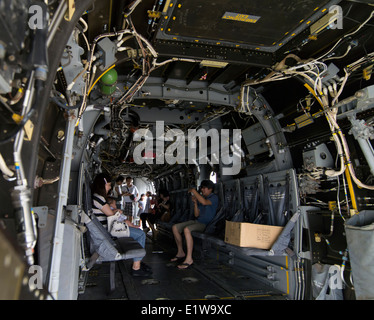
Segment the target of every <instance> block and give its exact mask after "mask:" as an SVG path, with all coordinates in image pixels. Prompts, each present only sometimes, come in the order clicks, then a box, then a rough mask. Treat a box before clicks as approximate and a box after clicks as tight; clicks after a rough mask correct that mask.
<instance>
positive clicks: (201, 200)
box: [188, 188, 212, 206]
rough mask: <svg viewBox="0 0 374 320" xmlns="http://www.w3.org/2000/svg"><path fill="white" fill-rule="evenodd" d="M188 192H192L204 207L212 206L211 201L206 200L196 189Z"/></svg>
mask: <svg viewBox="0 0 374 320" xmlns="http://www.w3.org/2000/svg"><path fill="white" fill-rule="evenodd" d="M188 192H191V193H192V194H193V195H194V196H195V197H196V199H197V201H199V202H200V203H201V204H202V205H203V206H210V205H212V202H211V201H210V200H209V199H205V198H204V197H203V196H202V195H201V194H200V193H198V192H197V190H196V189H193V188H191V189H189V190H188Z"/></svg>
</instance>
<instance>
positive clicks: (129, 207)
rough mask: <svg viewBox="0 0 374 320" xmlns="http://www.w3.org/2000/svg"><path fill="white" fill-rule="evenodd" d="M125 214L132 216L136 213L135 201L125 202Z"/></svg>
mask: <svg viewBox="0 0 374 320" xmlns="http://www.w3.org/2000/svg"><path fill="white" fill-rule="evenodd" d="M123 214H124V215H126V216H128V217H132V216H133V215H134V203H133V202H125V207H124V208H123Z"/></svg>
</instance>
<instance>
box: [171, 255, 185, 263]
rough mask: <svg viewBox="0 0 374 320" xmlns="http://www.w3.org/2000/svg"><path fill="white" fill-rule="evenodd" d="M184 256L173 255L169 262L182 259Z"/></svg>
mask: <svg viewBox="0 0 374 320" xmlns="http://www.w3.org/2000/svg"><path fill="white" fill-rule="evenodd" d="M185 257H186V256H183V257H177V256H175V257H174V258H172V259H170V261H171V262H176V261H179V260H182V259H184V258H185Z"/></svg>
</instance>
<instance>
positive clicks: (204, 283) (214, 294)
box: [78, 237, 287, 300]
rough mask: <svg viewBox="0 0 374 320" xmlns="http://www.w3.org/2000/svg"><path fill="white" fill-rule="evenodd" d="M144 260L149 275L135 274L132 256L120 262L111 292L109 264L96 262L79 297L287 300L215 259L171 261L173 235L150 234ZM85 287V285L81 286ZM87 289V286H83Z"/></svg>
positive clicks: (174, 249)
mask: <svg viewBox="0 0 374 320" xmlns="http://www.w3.org/2000/svg"><path fill="white" fill-rule="evenodd" d="M146 250H147V255H146V256H145V258H144V259H143V261H144V262H145V263H146V264H147V265H149V266H150V267H151V268H152V271H153V274H152V275H151V276H149V277H133V276H132V275H131V266H132V260H129V261H120V262H117V263H116V290H115V291H114V292H113V293H109V264H108V263H105V264H101V265H95V266H94V267H93V268H92V269H91V270H90V271H89V272H87V273H86V274H85V277H82V281H81V282H82V287H84V292H81V293H80V294H79V296H78V300H201V299H203V300H204V299H208V300H210V299H212V300H219V299H222V300H223V299H224V300H285V299H287V297H286V296H285V295H284V294H282V293H281V292H279V291H277V290H276V289H274V288H272V287H270V286H267V285H265V284H263V283H261V282H259V281H258V280H255V279H252V278H249V277H248V276H247V275H243V274H241V273H240V272H239V271H237V270H233V269H232V268H230V267H229V266H227V265H223V264H221V263H219V262H217V261H214V260H211V259H204V260H201V259H200V260H199V259H198V258H195V257H194V264H193V265H192V266H191V267H189V268H188V269H184V270H180V269H178V268H177V263H176V262H170V259H171V258H172V257H173V256H174V255H175V252H176V247H175V244H174V243H173V240H172V239H170V238H165V237H163V238H160V239H158V240H157V242H152V241H151V240H150V239H149V238H147V242H146ZM80 289H82V288H80ZM82 291H83V290H82Z"/></svg>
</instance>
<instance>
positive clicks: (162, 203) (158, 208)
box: [147, 190, 171, 240]
mask: <svg viewBox="0 0 374 320" xmlns="http://www.w3.org/2000/svg"><path fill="white" fill-rule="evenodd" d="M159 194H160V199H159V200H158V201H157V200H156V197H155V196H153V198H152V200H153V201H152V200H151V201H150V206H152V204H154V207H153V209H151V211H149V213H148V214H147V222H148V224H149V226H150V228H151V229H152V237H153V239H154V240H156V239H157V230H156V228H155V223H156V221H157V220H162V219H164V220H162V221H166V220H167V215H169V218H168V219H170V210H171V204H170V194H169V191H167V190H161V191H160V192H159Z"/></svg>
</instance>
